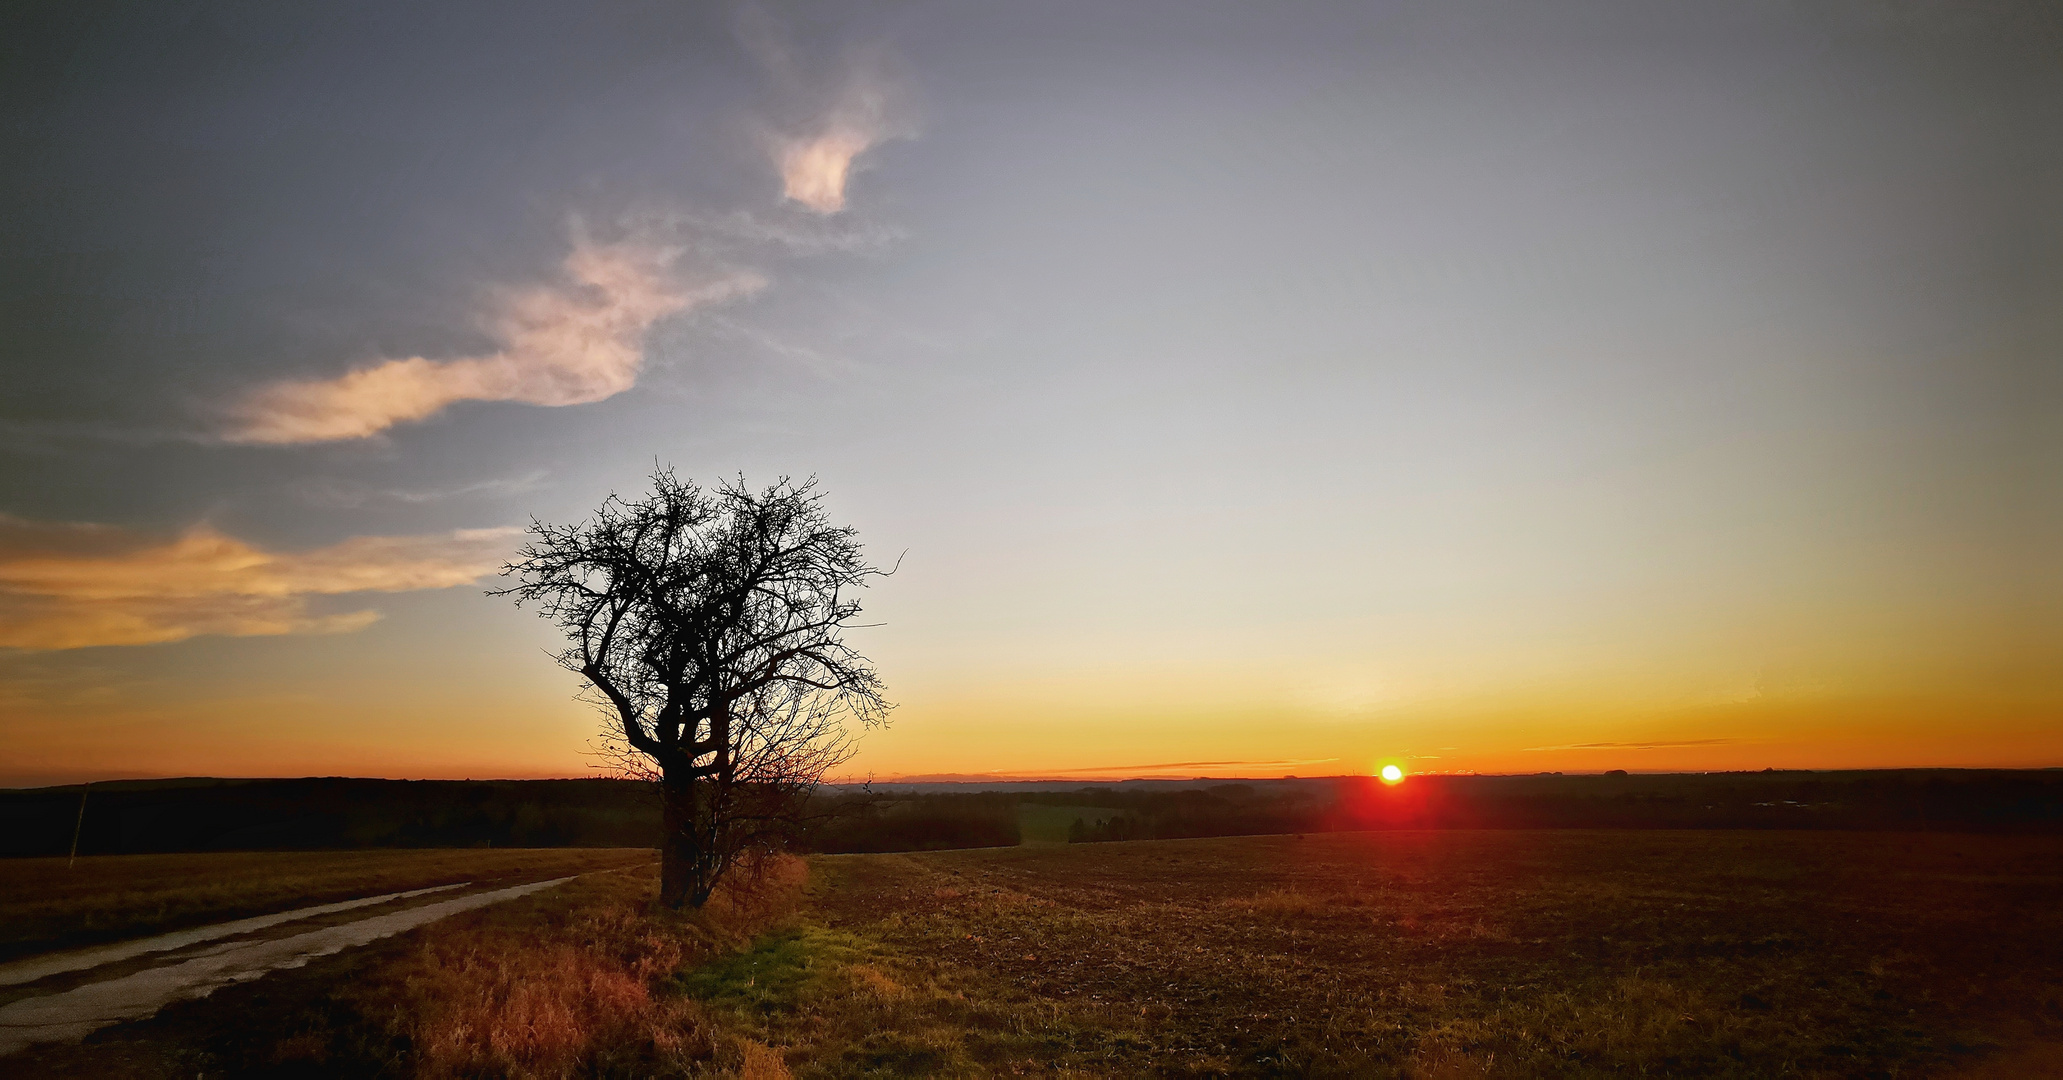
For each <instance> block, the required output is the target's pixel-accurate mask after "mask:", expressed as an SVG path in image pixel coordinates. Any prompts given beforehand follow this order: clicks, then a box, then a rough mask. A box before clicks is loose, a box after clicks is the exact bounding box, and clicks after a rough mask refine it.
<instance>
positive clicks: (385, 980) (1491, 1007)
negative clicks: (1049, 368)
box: [0, 831, 2063, 1077]
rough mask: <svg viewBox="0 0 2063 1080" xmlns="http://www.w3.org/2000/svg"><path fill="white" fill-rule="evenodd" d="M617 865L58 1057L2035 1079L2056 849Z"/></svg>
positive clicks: (1531, 844)
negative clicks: (701, 895)
mask: <svg viewBox="0 0 2063 1080" xmlns="http://www.w3.org/2000/svg"><path fill="white" fill-rule="evenodd" d="M762 885H763V887H762V888H760V889H759V890H758V891H756V892H754V893H752V894H750V895H747V894H744V893H732V894H727V895H725V896H723V897H720V898H719V899H718V900H717V901H716V902H714V903H712V905H711V907H710V909H708V910H706V911H705V912H702V913H698V914H695V915H691V916H673V915H664V914H655V913H653V912H652V911H651V910H650V906H649V902H648V901H649V897H650V895H651V889H652V874H651V871H650V870H649V869H640V870H635V871H631V872H625V873H616V874H599V875H594V876H591V877H587V878H582V879H579V880H577V881H575V882H573V883H570V884H568V885H565V886H561V887H559V888H557V889H553V890H551V891H549V892H547V893H541V894H538V895H535V896H531V897H526V898H523V899H520V900H516V901H512V902H510V903H508V904H506V905H502V906H499V907H496V908H491V909H486V910H482V911H478V912H473V913H470V914H466V915H461V916H457V917H455V918H452V919H450V920H447V921H445V922H441V923H437V924H434V925H431V926H427V927H424V928H421V929H419V930H416V931H413V932H411V933H409V934H406V935H403V936H400V937H396V938H392V939H389V940H387V941H383V942H379V943H375V944H373V945H369V946H367V947H365V948H362V949H357V950H352V951H350V952H347V953H342V954H339V955H336V956H331V957H327V958H324V959H322V960H319V961H317V962H315V963H311V964H309V965H308V966H307V967H306V968H304V969H301V970H299V971H294V972H281V973H277V974H275V975H272V976H268V977H266V978H265V979H262V980H259V981H257V982H254V983H250V984H246V985H240V986H232V987H228V988H226V989H224V990H222V991H220V992H218V993H217V994H215V995H214V996H213V997H212V998H209V999H206V1000H202V1001H194V1002H186V1003H182V1004H180V1005H175V1006H173V1007H171V1008H168V1009H166V1010H165V1011H164V1012H163V1013H161V1014H159V1015H158V1016H157V1017H156V1018H155V1019H153V1020H149V1021H145V1022H142V1023H136V1024H128V1025H123V1026H121V1027H117V1028H110V1029H107V1030H105V1031H103V1032H101V1033H99V1034H97V1035H94V1036H91V1037H89V1038H88V1039H87V1040H86V1042H85V1043H83V1044H79V1045H71V1046H50V1047H39V1048H36V1049H33V1050H30V1051H28V1052H26V1053H25V1054H23V1055H19V1056H17V1057H15V1058H10V1059H0V1071H8V1070H22V1071H21V1074H22V1075H56V1076H67V1075H70V1076H97V1075H115V1074H126V1075H137V1076H167V1077H169V1076H193V1075H195V1074H197V1073H204V1074H205V1075H207V1076H210V1077H217V1076H272V1075H278V1076H321V1075H333V1076H365V1075H392V1076H574V1075H579V1076H654V1075H662V1076H663V1075H695V1074H730V1075H745V1076H782V1075H790V1074H792V1075H811V1076H816V1075H826V1076H847V1075H853V1076H857V1075H927V1074H928V1075H1013V1074H1040V1075H1056V1074H1060V1075H1068V1074H1072V1075H1319V1076H1327V1075H1331V1076H1516V1077H1523V1076H1621V1075H1642V1074H1647V1075H1679V1076H1681V1075H1692V1076H1741V1077H1748V1076H1754V1077H1765V1076H1841V1077H1847V1076H1886V1077H1893V1076H1937V1075H1965V1074H1968V1075H1995V1076H2012V1075H2042V1074H2043V1073H2044V1072H2045V1071H2049V1070H2051V1069H2053V1068H2054V1067H2055V1066H2056V1065H2057V1063H2058V1060H2059V1059H2058V1058H2057V1057H2056V1056H2055V1055H2054V1050H2055V1047H2057V1046H2058V1045H2059V1044H2063V905H2058V904H2057V903H2056V902H2055V898H2056V897H2058V896H2063V838H2058V837H2044V836H2022V837H1996V836H1976V835H1955V834H1886V833H1803V832H1750V833H1740V832H1691V831H1680V832H1631V831H1612V832H1573V831H1571V832H1545V831H1539V832H1523V831H1497V832H1470V831H1443V832H1378V833H1338V834H1329V835H1311V836H1308V837H1303V838H1298V837H1294V836H1277V837H1242V838H1229V839H1210V840H1185V841H1151V842H1137V843H1113V844H1090V845H1040V846H1028V847H1024V848H1017V849H989V850H979V851H954V852H931V853H923V854H902V855H848V856H820V857H816V858H813V859H811V860H809V862H808V864H807V868H806V874H805V872H804V865H803V864H802V863H800V862H793V863H786V864H783V866H782V867H781V868H780V869H779V872H778V873H776V874H774V875H773V877H772V879H771V880H769V881H767V882H764V883H762Z"/></svg>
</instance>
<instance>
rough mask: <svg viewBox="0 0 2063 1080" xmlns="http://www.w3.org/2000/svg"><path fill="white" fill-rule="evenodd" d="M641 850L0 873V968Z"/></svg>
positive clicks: (423, 853)
mask: <svg viewBox="0 0 2063 1080" xmlns="http://www.w3.org/2000/svg"><path fill="white" fill-rule="evenodd" d="M652 858H653V855H652V852H651V851H649V850H643V849H637V848H529V849H523V848H518V849H501V850H493V849H456V850H454V849H429V850H411V851H284V852H261V851H239V852H219V853H208V854H189V855H100V856H89V857H86V858H82V859H80V860H79V861H78V865H77V866H76V867H73V868H71V869H66V866H65V862H66V861H65V860H64V859H9V860H7V861H6V862H5V863H4V864H0V869H4V871H5V872H4V874H0V959H4V958H7V957H12V956H20V955H24V954H27V953H33V952H44V951H48V950H51V949H59V948H68V947H72V946H77V945H85V944H91V943H94V942H100V941H109V940H114V939H117V938H125V937H138V936H142V935H145V934H155V933H162V932H164V931H167V930H177V929H180V928H183V927H187V926H198V925H203V924H206V923H212V922H220V921H223V920H227V919H234V918H239V917H242V916H245V915H256V914H263V913H266V912H272V911H281V910H285V909H287V908H292V907H301V906H304V905H309V904H323V903H329V902H331V901H335V900H347V899H351V898H354V897H360V896H372V895H377V894H380V893H389V892H399V891H401V890H405V889H420V888H423V887H425V886H429V885H445V884H449V883H452V882H456V881H479V882H489V881H513V880H536V879H538V878H546V877H559V876H562V875H566V874H579V873H586V872H589V871H594V870H605V869H611V868H615V867H621V866H633V865H636V864H638V863H642V862H649V861H651V860H652Z"/></svg>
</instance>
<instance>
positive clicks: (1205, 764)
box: [1038, 757, 1339, 776]
mask: <svg viewBox="0 0 2063 1080" xmlns="http://www.w3.org/2000/svg"><path fill="white" fill-rule="evenodd" d="M1338 760H1339V759H1338V758H1336V757H1329V758H1296V759H1288V758H1283V759H1278V760H1273V761H1163V762H1159V763H1157V764H1153V765H1091V766H1085V767H1082V768H1075V769H1045V770H1038V771H1040V772H1041V773H1042V774H1043V775H1050V776H1076V775H1089V774H1101V773H1152V772H1166V771H1168V770H1170V769H1229V768H1250V769H1280V768H1289V767H1293V766H1297V765H1323V764H1325V763H1327V762H1331V761H1338Z"/></svg>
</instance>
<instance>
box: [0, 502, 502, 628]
mask: <svg viewBox="0 0 2063 1080" xmlns="http://www.w3.org/2000/svg"><path fill="white" fill-rule="evenodd" d="M518 531H519V530H516V529H513V528H508V529H474V530H460V531H458V532H452V533H444V534H438V535H431V536H360V537H353V538H352V539H349V540H345V541H343V542H341V543H337V544H332V545H330V546H328V547H324V548H317V549H315V550H313V551H303V552H269V551H265V550H262V549H260V548H257V547H255V546H253V545H251V544H248V543H245V542H244V541H241V540H238V539H236V538H234V537H231V536H227V535H224V534H223V533H221V532H219V531H217V530H215V529H214V528H212V527H210V526H207V525H197V526H195V527H193V528H191V529H188V530H186V531H185V532H184V533H181V534H180V535H178V536H176V537H173V538H170V539H165V538H158V537H149V536H145V535H142V534H139V533H136V532H133V531H131V530H128V529H121V528H115V527H111V526H106V525H86V524H71V523H43V522H30V521H24V520H22V519H19V518H13V517H6V516H0V647H5V648H15V649H77V648H84V647H87V646H94V645H145V644H151V643H155V642H166V641H181V640H184V639H186V638H190V637H195V636H199V635H202V634H225V635H231V636H238V637H249V636H258V635H271V634H310V633H341V632H346V631H351V630H358V629H361V628H363V627H365V626H367V625H369V624H371V623H372V622H374V621H375V620H377V619H378V618H379V614H378V613H377V612H374V611H354V612H349V613H345V614H337V615H316V614H312V613H311V612H310V611H309V601H310V600H311V598H313V597H317V596H331V595H341V594H347V593H361V592H406V591H412V590H416V589H444V588H450V587H452V586H455V585H466V584H470V583H471V582H474V581H477V580H479V578H481V577H482V576H484V575H486V574H487V573H489V572H491V571H493V570H494V569H495V567H496V566H497V565H498V564H499V563H500V562H501V560H502V559H503V558H504V557H506V555H507V554H508V552H509V550H510V548H511V547H512V546H513V545H514V542H515V539H514V538H515V535H516V533H517V532H518Z"/></svg>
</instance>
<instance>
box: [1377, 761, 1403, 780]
mask: <svg viewBox="0 0 2063 1080" xmlns="http://www.w3.org/2000/svg"><path fill="white" fill-rule="evenodd" d="M1376 775H1378V776H1381V777H1382V782H1383V783H1385V784H1401V783H1403V782H1404V770H1403V769H1401V768H1398V767H1397V766H1395V765H1385V766H1383V767H1382V771H1381V772H1379V773H1377V774H1376Z"/></svg>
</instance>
